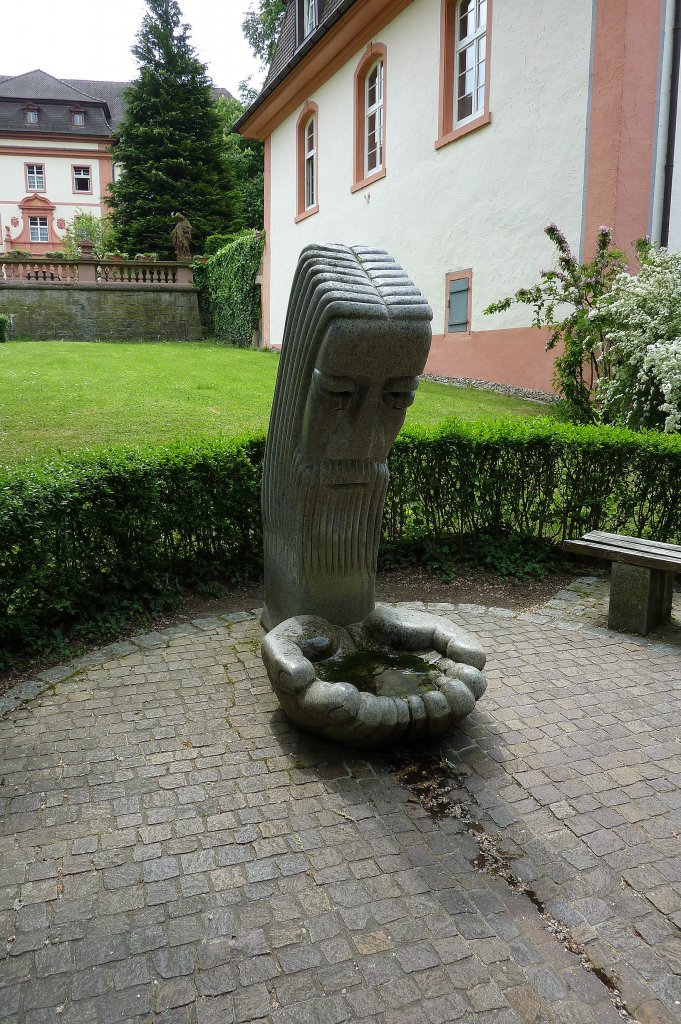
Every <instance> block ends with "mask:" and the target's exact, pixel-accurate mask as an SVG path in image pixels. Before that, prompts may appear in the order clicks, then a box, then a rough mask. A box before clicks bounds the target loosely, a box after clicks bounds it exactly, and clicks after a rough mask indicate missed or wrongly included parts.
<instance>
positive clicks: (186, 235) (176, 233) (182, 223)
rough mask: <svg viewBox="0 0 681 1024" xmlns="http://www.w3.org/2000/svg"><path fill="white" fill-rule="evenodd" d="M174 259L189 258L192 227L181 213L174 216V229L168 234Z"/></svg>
mask: <svg viewBox="0 0 681 1024" xmlns="http://www.w3.org/2000/svg"><path fill="white" fill-rule="evenodd" d="M170 241H171V242H172V246H173V249H174V250H175V259H177V260H188V259H189V258H190V256H191V241H192V226H191V224H190V223H189V221H188V220H187V218H186V217H185V216H184V214H182V213H176V214H175V227H174V228H173V230H172V231H171V232H170Z"/></svg>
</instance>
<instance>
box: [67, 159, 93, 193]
mask: <svg viewBox="0 0 681 1024" xmlns="http://www.w3.org/2000/svg"><path fill="white" fill-rule="evenodd" d="M76 169H78V170H79V171H84V170H86V169H87V171H88V176H89V179H90V187H89V188H88V189H84V188H76ZM71 193H72V195H74V196H91V195H92V164H71Z"/></svg>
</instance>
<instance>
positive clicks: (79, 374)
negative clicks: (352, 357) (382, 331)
mask: <svg viewBox="0 0 681 1024" xmlns="http://www.w3.org/2000/svg"><path fill="white" fill-rule="evenodd" d="M277 365H278V357H277V356H276V355H275V354H274V353H271V352H254V351H250V350H244V349H232V348H226V347H221V346H216V345H211V344H203V343H201V344H195V343H182V344H175V343H167V344H142V343H140V344H119V343H116V344H104V343H89V342H61V341H51V342H9V343H8V344H6V345H0V462H2V463H5V464H14V463H17V462H20V461H23V460H25V459H30V458H35V457H38V458H40V457H43V456H45V455H53V454H55V453H59V452H68V451H75V450H78V449H82V448H84V447H89V446H101V445H113V444H121V443H122V444H138V443H141V442H145V443H148V442H152V443H154V442H161V443H163V442H167V441H171V440H175V439H179V438H183V439H193V438H200V437H214V436H216V435H227V436H229V435H234V434H237V433H243V432H249V431H264V430H265V429H266V428H267V422H268V417H269V410H270V404H271V401H272V393H273V390H274V381H275V377H276V373H277ZM551 411H552V409H551V407H550V406H546V405H540V404H538V403H535V402H526V401H523V400H521V399H516V398H505V397H503V396H501V395H497V394H494V393H493V392H487V391H477V390H475V389H472V388H453V387H449V386H447V385H445V384H436V383H434V382H433V381H424V382H423V383H422V384H421V387H420V388H419V390H418V394H417V397H416V402H415V403H414V405H413V407H412V408H411V409H410V411H409V413H408V415H407V424H422V425H434V424H436V423H439V422H440V421H441V420H443V419H446V418H447V417H450V416H457V417H460V418H462V419H468V420H473V419H485V420H490V419H496V418H498V417H500V416H542V415H547V414H548V415H550V414H551Z"/></svg>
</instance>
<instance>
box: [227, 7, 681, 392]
mask: <svg viewBox="0 0 681 1024" xmlns="http://www.w3.org/2000/svg"><path fill="white" fill-rule="evenodd" d="M675 6H677V5H675V4H674V3H673V2H671V0H670V2H668V3H667V2H666V0H572V2H571V3H570V4H569V5H568V8H565V9H562V8H561V9H560V10H559V9H558V7H557V6H556V5H555V4H547V3H546V2H545V0H526V2H524V3H522V4H518V3H517V2H515V0H362V2H359V0H289V3H288V8H287V12H286V15H285V20H284V24H283V29H282V32H281V36H280V38H279V42H278V46H277V50H276V53H275V56H274V59H273V62H272V66H271V68H270V71H269V74H268V78H267V81H266V83H265V87H264V89H263V91H262V93H261V94H260V96H259V97H258V99H257V100H256V101H255V103H254V104H253V105H252V106H251V107H250V108H249V110H248V111H247V112H246V114H245V115H244V116H243V117H242V118H241V120H240V121H239V122H238V127H239V130H240V131H241V132H242V134H244V135H246V136H247V137H251V138H260V139H263V140H264V141H265V146H266V150H265V152H266V156H265V181H266V186H265V228H266V235H267V247H266V251H265V258H264V262H263V290H262V291H263V330H264V336H265V339H266V341H268V342H269V343H270V344H272V345H277V344H278V343H280V342H281V338H282V335H283V327H284V318H285V314H286V306H287V300H288V293H289V289H290V285H291V280H292V276H293V272H294V268H295V265H296V261H297V258H298V254H299V253H300V250H301V249H302V248H303V247H304V246H305V245H306V244H308V243H311V242H325V241H332V242H335V241H339V242H345V243H348V244H367V245H378V246H382V247H384V248H386V249H387V250H388V251H389V252H390V253H391V255H393V256H394V257H395V258H396V259H397V260H398V262H399V263H401V264H402V265H403V266H404V268H405V269H406V270H407V272H408V273H409V275H410V276H411V277H412V278H413V279H414V281H415V282H416V284H417V285H418V286H419V287H420V289H421V290H422V292H423V293H424V295H425V296H426V297H427V298H428V300H429V302H430V304H431V305H432V307H433V310H434V314H435V318H434V323H433V333H434V339H433V346H432V350H431V356H430V360H429V363H428V367H427V368H428V370H430V371H431V372H435V373H442V374H446V375H448V376H460V377H474V378H480V379H484V380H489V381H497V382H500V383H507V384H512V385H516V386H524V387H531V388H539V389H542V390H549V389H550V379H551V371H552V365H553V359H554V355H555V353H547V352H545V351H544V342H545V337H544V336H542V334H541V333H540V332H539V331H537V330H536V329H534V328H532V327H531V326H530V322H529V317H528V314H527V312H526V311H525V310H523V309H521V308H517V307H516V308H513V309H511V310H510V311H509V312H508V313H506V314H503V315H496V316H494V317H488V316H485V315H484V314H483V310H484V308H485V307H486V306H487V305H488V304H489V303H490V302H492V301H493V300H495V299H498V298H501V297H503V296H505V295H508V294H511V293H512V292H514V291H515V290H516V289H517V288H520V287H522V286H525V285H528V284H531V283H533V282H534V281H535V280H536V279H537V276H538V272H539V271H540V270H541V269H542V268H544V267H547V266H552V265H553V263H554V259H555V253H554V250H553V248H552V246H551V244H550V243H549V242H548V240H547V239H546V238H545V237H544V235H543V229H544V227H545V226H546V225H547V224H548V223H550V222H552V221H555V222H556V223H557V224H558V225H559V226H560V227H561V228H562V230H563V231H564V233H565V234H566V236H567V238H568V240H569V241H570V243H571V245H572V246H573V248H574V250H575V251H578V252H580V253H581V254H582V255H583V256H585V257H586V256H588V255H589V252H590V247H591V246H592V245H593V243H594V241H595V237H596V232H597V230H598V227H599V225H601V224H606V225H609V226H611V227H612V228H613V229H614V232H615V241H616V243H617V244H619V245H620V246H622V247H623V248H625V249H627V250H629V251H632V243H633V241H634V240H635V239H637V238H638V237H641V236H643V235H649V236H651V237H652V238H653V239H654V240H657V241H660V240H661V241H662V242H663V243H665V242H667V241H668V240H669V241H670V242H671V243H672V244H674V245H678V244H680V243H681V194H680V195H678V196H677V195H676V193H674V189H676V188H677V183H676V182H673V181H672V176H671V166H670V167H669V169H668V170H667V172H665V165H666V164H670V165H671V163H673V151H671V150H670V146H669V141H670V139H671V140H672V141H673V140H674V137H675V124H674V111H673V110H672V111H671V116H670V104H669V98H670V95H671V94H672V91H673V94H674V95H676V93H677V91H678V82H677V81H676V82H675V85H674V89H673V90H672V80H673V78H674V71H673V69H674V61H673V59H672V57H673V53H672V50H673V37H674V33H673V28H674V11H675ZM678 6H681V4H680V5H678ZM678 35H679V33H677V38H678ZM670 156H671V160H670ZM678 185H679V189H677V192H678V191H680V190H681V182H679V183H678ZM665 196H666V199H665Z"/></svg>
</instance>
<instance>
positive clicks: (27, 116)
mask: <svg viewBox="0 0 681 1024" xmlns="http://www.w3.org/2000/svg"><path fill="white" fill-rule="evenodd" d="M37 123H38V108H37V107H34V106H30V107H24V124H37Z"/></svg>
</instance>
